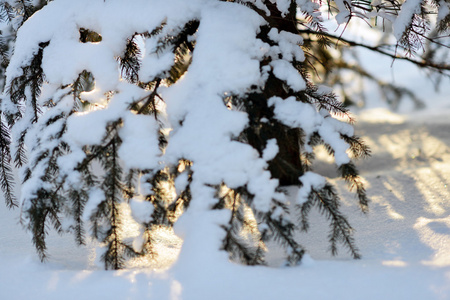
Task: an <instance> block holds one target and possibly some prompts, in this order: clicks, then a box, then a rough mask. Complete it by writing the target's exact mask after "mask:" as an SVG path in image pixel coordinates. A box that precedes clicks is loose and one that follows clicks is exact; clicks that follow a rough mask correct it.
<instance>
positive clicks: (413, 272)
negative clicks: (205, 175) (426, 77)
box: [0, 109, 450, 300]
mask: <svg viewBox="0 0 450 300" xmlns="http://www.w3.org/2000/svg"><path fill="white" fill-rule="evenodd" d="M449 113H450V109H442V110H441V111H440V112H432V113H428V114H427V113H423V112H422V113H418V114H415V115H411V116H405V115H402V116H400V115H395V114H393V113H388V112H387V111H381V110H380V109H377V110H372V111H366V112H364V114H361V115H360V116H358V119H359V122H358V124H357V125H356V132H357V134H360V135H362V136H363V137H364V138H365V140H366V141H367V142H368V143H369V145H370V146H371V148H372V151H373V157H372V158H371V159H368V160H365V161H361V162H360V163H359V164H358V166H359V168H360V170H361V173H362V175H363V176H364V178H365V179H366V181H367V191H368V194H369V197H370V198H371V200H372V203H371V205H370V212H369V214H368V215H367V216H365V215H362V214H361V213H359V212H358V208H357V206H356V204H355V199H354V196H353V195H352V194H350V193H348V192H346V186H345V184H344V183H343V182H341V181H340V180H333V183H336V184H337V185H338V190H339V192H340V193H341V194H342V195H343V204H342V205H343V207H342V208H343V211H344V213H345V214H346V215H347V216H348V217H349V220H350V222H351V224H352V225H353V227H354V228H355V229H356V235H355V237H356V243H357V245H358V246H359V248H360V250H361V253H362V255H363V258H362V259H361V260H351V259H350V258H349V257H348V255H347V254H346V253H345V251H342V253H340V255H339V256H338V257H337V258H332V257H330V255H329V253H328V252H327V251H326V249H327V246H328V245H327V242H326V235H327V227H326V226H327V225H326V222H324V217H322V216H320V214H319V213H317V212H313V214H312V215H311V221H312V227H311V229H310V233H309V234H307V235H303V234H299V235H298V241H299V242H300V243H302V244H303V245H304V246H306V247H307V249H308V250H309V254H310V256H311V257H312V260H311V259H308V260H307V261H305V262H304V263H303V265H300V266H298V267H290V268H289V267H287V268H277V267H245V266H240V265H236V264H233V263H230V262H228V261H227V258H226V257H227V256H226V254H225V253H223V255H220V252H219V255H217V256H216V257H205V253H216V254H217V251H210V250H211V249H209V250H208V249H205V251H204V252H203V251H201V252H199V253H196V254H195V255H193V254H189V255H191V257H190V258H195V259H194V260H183V259H180V260H179V261H178V262H176V263H175V264H174V265H173V266H172V267H171V268H168V267H169V265H170V264H171V263H172V262H173V261H174V260H176V257H177V255H178V254H177V253H178V249H179V247H180V243H179V242H178V240H177V239H176V237H174V236H172V235H171V234H169V233H162V234H161V236H160V237H159V243H160V245H159V248H158V249H160V250H159V251H160V259H159V261H158V262H153V263H150V266H149V264H148V263H147V264H146V267H145V268H143V267H142V266H141V267H139V265H137V267H134V268H128V269H125V270H122V271H103V270H102V269H101V268H100V267H97V266H96V265H95V263H94V262H95V257H94V256H95V251H94V247H95V245H93V244H89V245H88V246H86V247H82V248H77V247H76V246H75V245H74V243H73V242H72V237H70V236H63V237H60V236H58V235H57V234H54V233H52V234H51V235H50V237H49V253H50V259H49V261H48V262H47V263H45V264H42V263H40V262H39V261H38V258H37V255H36V254H35V251H34V249H33V246H32V244H31V238H30V237H29V236H28V235H27V234H26V233H25V232H23V230H22V228H21V226H20V225H18V224H17V221H18V212H17V211H8V210H7V209H6V208H5V207H4V206H1V207H0V222H1V226H0V264H1V266H2V268H1V269H0V298H1V299H11V300H15V299H20V300H22V299H99V298H101V299H106V298H109V299H155V300H156V299H158V300H159V299H192V300H203V299H205V300H206V299H224V300H228V299H263V300H265V299H330V300H331V299H333V300H334V299H349V300H352V299H354V300H359V299H369V300H370V299H377V300H378V299H417V300H422V299H450V217H449V213H450V193H449V187H450V170H449V168H448V165H449V163H450V154H449V153H450V131H449V130H448V128H449V126H450V124H449V121H448V117H447V116H448V114H449ZM386 115H387V116H390V117H389V118H386V117H385V116H386ZM394 116H395V117H394ZM366 120H367V121H366ZM319 158H320V156H319ZM316 168H317V169H320V170H321V171H322V173H327V172H328V173H329V174H328V176H333V172H334V171H333V170H334V167H333V166H331V165H329V164H328V163H327V162H326V160H325V159H324V160H320V161H319V162H318V163H317V164H316ZM205 189H208V188H207V187H205ZM204 192H206V195H207V194H208V191H207V190H206V191H204ZM210 192H212V191H210ZM206 197H207V196H206ZM0 200H2V199H0ZM2 201H3V200H2ZM212 214H214V212H213V213H212ZM222 217H223V216H222ZM222 217H220V216H219V215H217V216H214V215H211V219H210V220H208V221H205V220H204V216H202V218H199V219H198V220H197V221H198V222H199V224H198V225H201V224H200V223H204V222H214V219H215V218H222ZM216 222H220V220H217V219H216ZM191 226H193V225H191ZM217 229H218V227H217V226H209V229H207V230H206V231H208V230H217ZM219 230H220V229H219ZM182 231H185V232H186V233H189V234H199V236H198V237H196V238H191V239H189V240H190V241H194V240H198V241H202V234H204V231H202V230H189V228H185V230H182ZM213 235H214V234H213ZM219 235H220V234H219ZM191 246H192V245H186V244H183V247H188V248H189V247H191ZM205 246H207V245H205ZM214 246H217V245H211V244H209V247H214ZM193 248H196V247H193ZM269 257H272V261H273V264H274V265H276V260H277V253H276V252H275V253H269ZM152 265H153V266H154V267H153V268H152V267H151V266H152Z"/></svg>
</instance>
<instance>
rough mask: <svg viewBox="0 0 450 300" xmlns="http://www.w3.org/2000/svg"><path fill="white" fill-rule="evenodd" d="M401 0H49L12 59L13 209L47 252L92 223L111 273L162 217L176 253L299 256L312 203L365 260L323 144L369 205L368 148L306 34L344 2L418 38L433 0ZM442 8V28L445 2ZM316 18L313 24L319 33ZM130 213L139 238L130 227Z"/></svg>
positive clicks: (342, 10) (411, 40)
mask: <svg viewBox="0 0 450 300" xmlns="http://www.w3.org/2000/svg"><path fill="white" fill-rule="evenodd" d="M9 2H11V1H9ZM9 2H8V3H9ZM2 3H5V1H3V2H2ZM393 3H394V2H392V1H387V2H380V3H378V4H377V5H375V4H372V5H371V4H370V3H366V2H362V1H347V0H338V1H334V2H330V3H323V2H318V3H315V2H312V1H308V0H297V1H294V0H277V1H273V0H247V1H219V0H190V1H185V0H151V1H149V0H145V1H144V0H133V1H127V2H126V3H125V2H123V1H118V0H108V1H102V0H94V1H92V0H89V1H88V0H77V1H69V0H55V1H52V2H50V3H49V4H48V5H46V6H45V7H44V8H43V9H41V10H40V11H38V12H37V13H36V14H34V15H33V17H32V18H29V19H28V20H27V21H26V22H25V23H24V24H23V25H22V26H21V27H20V29H19V31H18V33H17V40H16V43H15V49H14V55H13V56H12V58H11V61H10V63H9V65H8V68H7V79H6V88H5V92H4V95H3V97H2V98H1V115H0V116H1V132H0V134H1V136H0V145H1V151H2V164H1V172H0V176H1V183H2V188H3V190H4V192H5V195H6V196H5V199H6V201H7V205H9V206H14V205H18V206H19V207H20V210H21V222H22V224H23V225H24V226H25V227H26V228H27V229H28V230H29V231H30V232H31V233H32V235H33V243H34V245H35V246H36V248H37V250H38V253H39V255H40V257H41V258H42V259H44V258H45V256H46V244H45V237H46V235H47V226H48V225H51V226H53V228H55V229H56V230H57V231H59V232H66V231H68V232H72V233H74V235H75V238H76V241H77V242H78V243H79V244H83V243H84V241H85V237H86V232H85V230H86V229H87V230H88V231H89V232H88V234H89V235H90V236H92V237H94V238H95V239H96V240H98V241H99V242H100V243H101V245H102V247H103V250H102V251H103V252H102V253H103V255H102V261H103V262H104V265H105V268H113V269H118V268H121V267H123V266H124V263H125V262H126V257H133V256H139V255H150V256H151V255H156V253H155V249H154V248H153V243H154V231H155V229H156V228H158V227H161V226H173V225H174V226H175V230H176V233H177V234H178V235H179V236H180V237H181V238H182V239H183V240H184V244H183V250H182V253H181V255H180V260H183V259H184V260H196V259H197V258H196V257H195V256H196V255H198V260H212V261H214V260H215V259H216V258H217V256H221V255H222V254H223V253H228V255H229V257H230V258H231V259H233V260H235V261H240V262H243V263H246V264H264V263H265V256H264V254H265V251H266V246H265V244H266V243H267V242H268V241H272V240H275V241H277V242H278V243H279V244H280V246H281V247H283V249H284V250H285V253H286V256H285V258H286V259H285V261H286V264H297V263H299V262H300V261H301V259H302V257H303V255H304V253H305V249H304V248H303V247H302V245H301V241H298V240H296V239H295V238H294V232H295V231H296V230H304V231H307V230H308V225H309V222H308V215H309V212H310V210H311V209H312V208H313V207H316V208H318V209H319V210H320V211H321V212H322V214H323V215H324V216H325V220H328V222H329V224H330V233H329V241H330V250H331V252H332V253H333V254H335V253H336V252H337V250H338V245H339V244H342V245H343V246H344V247H346V248H347V249H348V250H349V252H350V253H351V255H352V256H353V257H355V258H358V257H359V256H360V254H359V252H358V249H357V248H356V246H355V244H354V240H353V237H352V227H351V226H350V224H349V223H348V221H347V219H346V217H345V216H344V215H343V214H342V213H341V211H340V209H339V206H340V201H339V196H338V194H337V193H336V191H335V189H334V188H333V186H332V185H331V184H329V183H328V182H327V180H326V178H325V177H323V176H321V175H320V174H317V173H315V172H314V169H313V164H312V162H313V160H314V149H315V147H316V146H318V145H324V146H325V147H326V149H327V150H328V152H329V153H330V155H332V156H333V157H334V160H335V163H336V166H337V171H338V172H339V174H340V175H341V177H342V178H343V179H344V180H345V181H347V182H348V184H349V188H350V189H351V190H354V191H355V193H356V195H357V198H358V201H359V203H360V206H361V209H362V211H363V212H366V211H367V204H368V200H367V198H366V194H365V190H364V187H363V184H362V181H361V178H360V177H359V176H358V172H357V170H356V168H355V165H354V163H353V159H355V158H359V157H364V156H367V155H368V154H369V151H368V149H367V147H366V146H365V145H364V143H363V142H362V141H361V140H360V139H359V138H358V137H356V136H355V135H354V133H353V128H352V126H351V125H350V124H348V123H347V122H351V121H352V119H351V116H350V115H349V114H348V111H347V109H346V108H345V107H344V106H343V105H342V103H341V102H340V101H338V100H337V99H336V97H335V95H334V94H333V92H332V91H331V90H330V89H327V88H324V87H318V86H316V85H315V84H314V83H313V82H312V81H311V80H310V78H309V75H308V72H309V70H310V68H309V64H310V60H309V58H308V57H311V56H313V55H314V53H313V52H311V49H314V48H309V46H310V45H313V46H314V47H315V45H316V44H317V45H319V46H321V47H326V45H327V43H328V41H329V39H328V36H327V33H326V32H325V29H324V27H323V26H322V18H321V13H320V9H321V5H323V6H327V5H328V6H329V7H332V6H337V8H338V11H339V13H338V14H337V15H336V20H337V21H338V23H346V22H348V21H350V19H351V18H352V17H355V16H361V17H363V16H367V17H380V18H386V19H389V20H391V21H392V22H393V24H394V32H395V33H396V36H397V37H398V40H399V42H400V44H401V45H404V46H405V47H412V46H413V45H415V42H416V40H415V39H416V38H417V37H421V36H423V35H422V34H423V31H418V30H419V29H418V28H419V25H420V24H422V23H421V22H422V19H420V18H421V16H422V15H421V12H422V11H424V10H425V7H424V6H422V3H421V2H420V1H415V0H409V1H408V2H406V3H405V4H404V5H403V6H402V4H399V3H397V2H395V5H397V6H396V8H398V9H396V10H393V11H392V13H391V10H390V8H391V5H393ZM414 3H415V4H414ZM413 4H414V6H412V5H413ZM416 6H417V7H418V8H417V7H416ZM421 7H422V8H421ZM436 7H437V8H438V11H439V18H438V23H437V24H438V27H439V26H440V27H439V28H441V29H442V30H446V29H447V27H446V25H447V26H448V23H449V16H448V7H449V4H448V2H444V1H441V2H439V3H437V6H436ZM400 8H401V9H400ZM386 11H387V12H386ZM398 11H399V12H398ZM300 16H303V17H304V18H303V19H301V17H300ZM424 16H425V15H424ZM300 20H302V21H300ZM305 28H309V29H312V30H314V32H315V37H316V38H317V40H314V41H311V40H309V41H308V45H305V44H304V37H306V35H308V36H309V35H310V34H311V32H305V30H306V29H305ZM306 46H308V47H306ZM13 166H14V167H15V168H16V169H17V170H18V177H19V178H18V181H20V182H21V187H20V197H19V199H17V200H16V198H15V197H14V193H13V181H14V180H13V170H12V169H13ZM292 208H295V209H294V210H293V209H292ZM128 210H131V213H132V216H133V218H134V219H135V220H136V222H138V223H139V224H140V225H141V228H142V230H141V236H140V239H139V241H140V243H137V242H134V243H133V244H131V243H130V242H129V241H128V239H127V237H126V235H125V234H124V225H123V224H124V218H125V214H126V212H127V211H128ZM219 250H225V251H226V252H224V251H219Z"/></svg>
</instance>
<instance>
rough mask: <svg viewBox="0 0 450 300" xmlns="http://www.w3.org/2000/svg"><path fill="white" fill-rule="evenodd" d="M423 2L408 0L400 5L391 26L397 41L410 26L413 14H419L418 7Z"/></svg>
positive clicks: (421, 0) (420, 0)
mask: <svg viewBox="0 0 450 300" xmlns="http://www.w3.org/2000/svg"><path fill="white" fill-rule="evenodd" d="M422 2H423V0H408V1H405V2H404V3H403V4H402V7H401V9H400V12H399V13H398V16H397V18H396V19H395V21H394V23H393V24H392V26H393V29H394V36H395V38H396V39H397V40H401V38H402V36H403V33H404V32H405V31H406V29H407V28H408V26H409V25H410V24H411V22H412V19H413V16H414V14H419V13H420V7H421V4H422Z"/></svg>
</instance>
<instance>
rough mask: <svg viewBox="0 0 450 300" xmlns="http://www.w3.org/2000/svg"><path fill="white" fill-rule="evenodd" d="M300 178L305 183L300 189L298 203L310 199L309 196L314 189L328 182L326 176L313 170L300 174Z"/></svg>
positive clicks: (318, 188) (320, 187)
mask: <svg viewBox="0 0 450 300" xmlns="http://www.w3.org/2000/svg"><path fill="white" fill-rule="evenodd" d="M299 180H300V181H301V183H302V184H303V185H302V187H301V188H299V189H298V193H297V197H296V198H297V199H296V204H303V203H305V202H306V201H308V196H309V195H310V194H311V191H312V190H316V191H318V190H320V189H322V188H323V187H324V186H325V184H326V180H325V177H323V176H320V175H318V174H316V173H313V172H306V173H305V174H303V175H302V176H300V178H299Z"/></svg>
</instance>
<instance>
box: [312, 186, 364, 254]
mask: <svg viewBox="0 0 450 300" xmlns="http://www.w3.org/2000/svg"><path fill="white" fill-rule="evenodd" d="M311 193H312V199H313V201H314V202H315V204H316V205H317V206H318V207H319V210H320V211H321V212H322V213H323V214H325V216H326V217H327V219H329V220H330V221H331V223H330V227H331V230H330V234H329V236H328V237H329V241H330V250H331V254H332V255H337V252H338V248H337V243H338V242H340V243H342V244H343V245H344V246H345V247H347V248H348V250H349V251H350V253H351V254H352V256H353V258H355V259H359V258H361V255H360V254H359V250H358V248H356V245H355V241H354V238H353V236H352V233H353V228H352V227H351V226H350V224H349V223H348V221H347V219H346V218H345V217H344V216H343V215H342V213H341V212H340V210H339V196H338V195H337V193H336V192H335V190H334V188H333V186H331V185H329V184H327V185H325V187H323V188H322V189H321V190H319V191H316V190H314V189H313V190H312V192H311Z"/></svg>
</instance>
